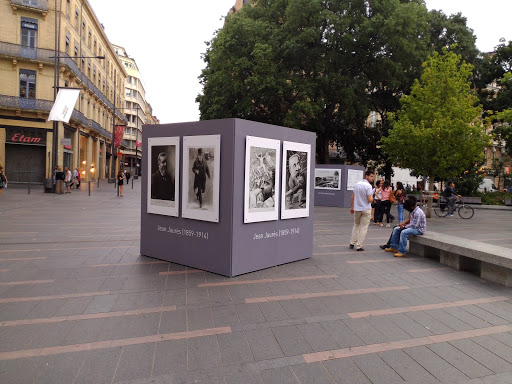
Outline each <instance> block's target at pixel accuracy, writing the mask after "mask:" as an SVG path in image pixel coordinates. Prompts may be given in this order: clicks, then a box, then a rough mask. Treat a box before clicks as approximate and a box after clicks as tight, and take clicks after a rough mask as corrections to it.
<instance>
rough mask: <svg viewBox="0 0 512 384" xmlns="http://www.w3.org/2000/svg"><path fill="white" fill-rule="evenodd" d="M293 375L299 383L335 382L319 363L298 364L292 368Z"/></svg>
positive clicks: (321, 383)
mask: <svg viewBox="0 0 512 384" xmlns="http://www.w3.org/2000/svg"><path fill="white" fill-rule="evenodd" d="M292 370H293V373H295V376H296V377H297V379H298V380H299V382H301V383H308V384H333V383H335V381H334V380H333V378H332V377H331V375H330V374H329V372H328V371H327V370H326V369H325V367H324V366H323V365H322V364H321V363H312V364H300V365H294V366H293V367H292Z"/></svg>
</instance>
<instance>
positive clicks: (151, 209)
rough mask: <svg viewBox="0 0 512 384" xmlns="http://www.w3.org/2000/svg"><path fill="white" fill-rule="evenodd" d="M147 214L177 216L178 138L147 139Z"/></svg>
mask: <svg viewBox="0 0 512 384" xmlns="http://www.w3.org/2000/svg"><path fill="white" fill-rule="evenodd" d="M148 168H149V170H148V174H149V175H150V178H149V180H148V207H147V210H148V213H156V214H160V215H167V216H178V200H179V199H178V193H179V188H178V186H179V180H178V177H179V137H153V138H149V139H148Z"/></svg>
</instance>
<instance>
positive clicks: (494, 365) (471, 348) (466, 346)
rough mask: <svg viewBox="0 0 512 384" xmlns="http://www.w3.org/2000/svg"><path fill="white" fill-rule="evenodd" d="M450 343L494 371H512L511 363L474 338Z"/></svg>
mask: <svg viewBox="0 0 512 384" xmlns="http://www.w3.org/2000/svg"><path fill="white" fill-rule="evenodd" d="M450 344H451V345H453V346H454V347H455V348H457V349H459V350H460V351H462V352H464V353H465V354H466V355H468V356H469V357H471V358H472V359H473V360H475V361H478V362H479V363H480V364H482V365H483V366H485V367H486V368H488V369H490V370H491V371H493V372H494V373H502V372H507V371H512V365H511V364H510V363H508V362H506V361H505V360H503V359H502V358H500V357H498V356H497V355H496V354H494V353H492V352H490V351H488V350H487V349H485V348H484V347H482V346H480V345H479V344H478V343H476V342H474V341H472V340H469V339H463V340H455V341H450Z"/></svg>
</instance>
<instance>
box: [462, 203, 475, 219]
mask: <svg viewBox="0 0 512 384" xmlns="http://www.w3.org/2000/svg"><path fill="white" fill-rule="evenodd" d="M458 212H459V216H460V217H462V218H463V219H471V218H472V217H473V215H474V214H475V210H474V209H473V207H471V206H469V205H466V204H462V205H461V206H460V207H459V211H458Z"/></svg>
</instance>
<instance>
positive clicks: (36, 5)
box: [11, 0, 48, 12]
mask: <svg viewBox="0 0 512 384" xmlns="http://www.w3.org/2000/svg"><path fill="white" fill-rule="evenodd" d="M11 5H17V6H20V7H23V8H32V9H39V10H41V11H46V12H48V0H11Z"/></svg>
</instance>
